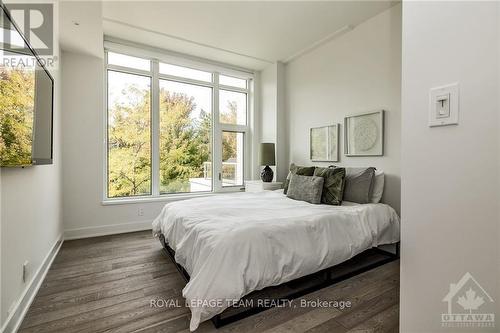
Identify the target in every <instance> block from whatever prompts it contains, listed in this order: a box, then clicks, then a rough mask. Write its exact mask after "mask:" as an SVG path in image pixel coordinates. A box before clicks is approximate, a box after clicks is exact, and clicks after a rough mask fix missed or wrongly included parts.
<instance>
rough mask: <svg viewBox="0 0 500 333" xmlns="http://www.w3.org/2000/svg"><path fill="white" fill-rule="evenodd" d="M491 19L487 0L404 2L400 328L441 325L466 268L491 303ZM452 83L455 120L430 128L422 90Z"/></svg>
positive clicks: (494, 98) (495, 186) (494, 272)
mask: <svg viewBox="0 0 500 333" xmlns="http://www.w3.org/2000/svg"><path fill="white" fill-rule="evenodd" d="M498 24H499V11H498V3H496V2H475V3H474V2H412V1H405V2H404V3H403V61H402V62H403V64H402V66H403V67H402V68H403V69H402V79H403V80H402V82H403V85H402V174H403V182H402V240H401V245H402V259H401V331H402V332H438V331H442V330H446V329H442V328H441V323H440V315H441V313H445V312H446V310H447V307H446V303H444V302H442V299H443V297H444V296H445V295H446V293H447V292H448V289H449V284H450V283H456V282H457V281H458V280H459V279H460V278H461V277H462V275H463V274H464V273H465V272H467V271H468V272H470V273H471V274H472V275H473V276H474V277H475V278H476V279H477V280H478V282H479V283H480V284H481V285H482V287H483V288H484V289H485V290H487V292H488V293H489V294H490V295H491V296H492V297H493V298H494V300H495V302H497V307H498V303H499V302H500V294H499V289H500V288H499V285H498V283H499V281H500V276H499V271H498V270H499V267H500V256H499V245H498V244H499V243H500V239H499V221H500V214H499V211H498V205H499V202H500V197H499V195H500V194H499V190H500V186H499V185H500V183H499V182H500V179H499V170H500V165H499V147H500V146H499V132H500V124H499V99H498V96H499V88H500V86H499V77H498V75H499V52H498V51H499V49H498V47H499V33H498V32H499V31H498ZM457 81H458V82H459V83H460V105H459V107H460V116H459V118H460V123H459V125H458V126H448V127H438V128H429V127H428V126H427V112H428V103H429V101H428V96H429V89H430V88H432V87H435V86H440V85H444V84H448V83H453V82H457ZM480 310H483V311H484V312H486V313H487V311H486V309H483V308H481V309H480ZM483 311H480V312H483ZM499 314H500V313H498V312H497V316H496V321H497V323H496V325H497V327H498V325H499V322H498V320H499V317H498V315H499ZM497 329H498V328H497ZM451 330H452V329H447V330H446V331H451ZM464 330H465V331H468V332H470V331H475V330H476V331H488V330H487V329H473V328H470V329H467V328H466V329H464Z"/></svg>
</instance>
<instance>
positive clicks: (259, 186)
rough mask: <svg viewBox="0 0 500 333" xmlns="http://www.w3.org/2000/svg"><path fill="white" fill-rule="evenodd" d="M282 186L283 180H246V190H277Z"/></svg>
mask: <svg viewBox="0 0 500 333" xmlns="http://www.w3.org/2000/svg"><path fill="white" fill-rule="evenodd" d="M282 188H283V183H282V182H263V181H261V180H247V181H246V182H245V192H262V191H275V190H279V189H282Z"/></svg>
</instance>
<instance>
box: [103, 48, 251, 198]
mask: <svg viewBox="0 0 500 333" xmlns="http://www.w3.org/2000/svg"><path fill="white" fill-rule="evenodd" d="M104 47H105V48H104V53H105V55H104V56H105V58H104V112H103V124H104V126H103V132H104V135H103V138H104V140H103V141H104V142H103V178H102V179H103V184H102V185H103V186H102V196H103V199H102V204H103V205H115V204H131V203H145V202H157V201H165V202H169V201H177V200H183V199H189V198H195V197H204V196H210V195H216V194H221V193H227V192H237V191H241V190H243V189H244V182H245V180H247V179H251V178H252V174H253V169H254V166H253V164H254V161H253V155H254V154H253V149H252V146H253V145H252V143H253V142H254V138H253V136H254V135H253V129H255V124H254V123H253V122H254V120H255V116H254V114H255V108H254V106H255V98H256V96H255V90H256V89H255V74H254V73H253V72H250V71H248V72H247V71H240V70H235V69H232V68H229V67H224V66H220V65H214V64H211V63H210V62H208V61H207V62H204V61H196V60H192V59H190V57H189V56H186V57H185V58H184V57H180V56H178V55H176V56H172V55H171V54H169V52H167V51H165V53H163V52H158V51H151V50H144V49H143V48H139V47H133V46H129V45H123V44H117V43H114V42H108V41H105V43H104ZM108 52H115V53H120V54H124V55H129V56H134V57H139V58H143V59H149V60H151V70H150V71H144V70H139V69H134V68H129V67H123V66H117V65H108V63H107V62H108V61H107V54H108ZM160 62H165V63H169V64H172V65H177V66H184V67H189V68H193V69H199V70H203V71H208V72H212V73H213V81H212V82H206V81H199V80H194V79H189V78H183V77H177V76H172V75H167V74H161V73H159V63H160ZM108 70H116V71H120V72H124V73H130V74H137V75H146V76H149V77H151V152H152V156H151V195H144V196H131V197H118V198H109V197H108V100H107V99H108V74H107V71H108ZM219 75H227V76H232V77H236V78H241V79H245V80H247V82H248V87H247V89H242V88H238V87H231V86H226V85H219V82H218V79H219ZM160 79H165V80H171V81H176V82H181V83H188V84H195V85H199V86H205V87H210V88H212V89H213V93H212V96H213V98H212V134H213V136H212V191H211V192H191V193H189V192H187V193H171V194H160V191H159V184H160V179H159V175H160V169H159V168H160V161H159V155H160V154H159V131H160V128H159V126H160V124H159V106H158V105H157V104H158V102H159V96H158V94H159V80H160ZM221 89H223V90H229V91H234V92H243V93H246V94H247V114H246V117H247V119H246V125H232V124H221V123H220V122H219V94H218V91H219V90H221ZM223 131H231V132H241V133H243V135H244V148H243V149H244V152H243V184H242V185H235V186H224V187H223V186H222V181H220V180H218V175H219V174H221V173H222V170H221V167H222V132H223Z"/></svg>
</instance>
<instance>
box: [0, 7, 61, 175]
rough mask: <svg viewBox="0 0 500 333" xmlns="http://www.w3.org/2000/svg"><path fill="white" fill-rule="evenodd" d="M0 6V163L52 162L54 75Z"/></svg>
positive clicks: (8, 165) (24, 164) (8, 14)
mask: <svg viewBox="0 0 500 333" xmlns="http://www.w3.org/2000/svg"><path fill="white" fill-rule="evenodd" d="M0 7H1V13H0V14H1V16H0V29H1V31H0V34H1V36H2V37H3V38H1V39H0V52H1V53H0V166H2V167H16V166H21V167H23V166H30V165H42V164H52V161H53V108H54V79H53V78H52V76H51V75H50V73H49V72H48V70H47V69H46V68H45V66H44V65H43V61H42V59H41V58H40V57H39V55H38V54H37V53H36V51H35V50H34V49H33V47H31V45H29V43H28V42H27V40H26V38H24V36H23V34H22V33H21V30H20V29H19V28H18V26H17V25H16V24H15V22H13V20H12V18H11V15H10V13H9V11H8V9H7V8H6V7H5V5H4V4H2V3H1V2H0ZM6 36H7V37H6ZM16 43H17V44H16Z"/></svg>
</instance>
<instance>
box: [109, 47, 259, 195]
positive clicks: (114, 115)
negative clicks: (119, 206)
mask: <svg viewBox="0 0 500 333" xmlns="http://www.w3.org/2000/svg"><path fill="white" fill-rule="evenodd" d="M106 55H107V57H106V58H107V69H106V72H107V150H106V151H107V159H106V161H107V172H106V179H107V186H106V187H107V193H106V198H123V197H137V196H142V197H159V196H163V195H171V194H177V193H194V192H217V191H224V190H228V189H229V190H230V189H231V188H237V189H239V188H240V187H241V186H242V185H243V182H244V179H245V157H246V156H245V151H246V149H245V148H246V146H245V145H246V144H248V142H247V136H248V135H249V129H248V120H247V118H248V117H249V114H248V110H249V107H248V103H249V102H248V101H249V89H248V87H249V86H250V82H251V81H250V80H251V78H248V79H242V78H237V77H232V76H225V75H221V74H219V73H218V72H216V71H213V70H208V66H207V69H204V67H203V65H201V66H198V65H197V66H196V67H197V68H201V69H194V68H188V67H184V66H179V65H177V64H171V63H165V62H160V61H158V60H156V59H148V58H147V57H137V56H135V55H134V56H130V55H124V54H119V53H114V52H110V51H109V52H106ZM219 82H220V83H219ZM219 84H220V88H219ZM213 175H216V176H215V177H214V176H213Z"/></svg>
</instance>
